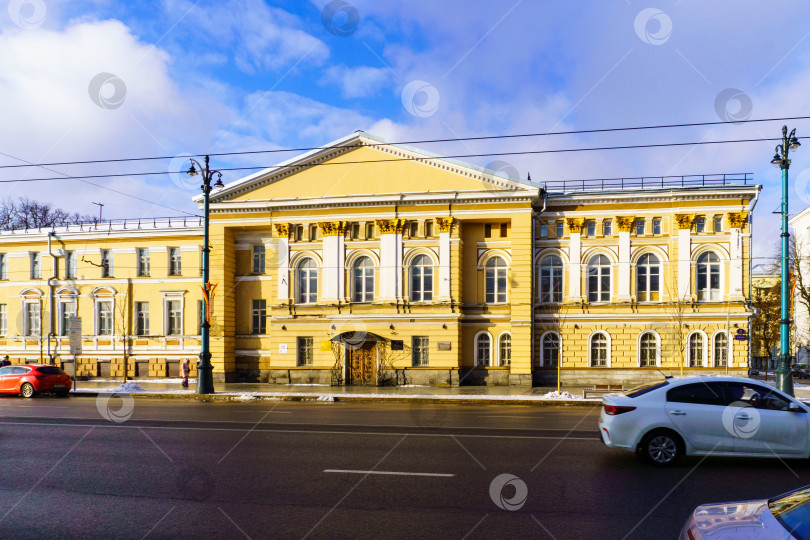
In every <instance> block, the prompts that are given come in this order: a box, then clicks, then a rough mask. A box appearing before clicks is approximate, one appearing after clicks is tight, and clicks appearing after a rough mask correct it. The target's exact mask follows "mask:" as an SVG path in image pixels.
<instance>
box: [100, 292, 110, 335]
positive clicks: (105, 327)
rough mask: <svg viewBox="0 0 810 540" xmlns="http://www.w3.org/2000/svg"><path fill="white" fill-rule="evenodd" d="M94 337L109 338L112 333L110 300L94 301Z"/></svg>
mask: <svg viewBox="0 0 810 540" xmlns="http://www.w3.org/2000/svg"><path fill="white" fill-rule="evenodd" d="M96 322H97V326H96V328H97V329H98V330H97V332H96V335H98V336H111V335H112V333H113V302H112V300H96Z"/></svg>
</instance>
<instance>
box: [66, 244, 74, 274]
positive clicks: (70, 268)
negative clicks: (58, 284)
mask: <svg viewBox="0 0 810 540" xmlns="http://www.w3.org/2000/svg"><path fill="white" fill-rule="evenodd" d="M65 279H76V253H75V252H73V251H66V252H65Z"/></svg>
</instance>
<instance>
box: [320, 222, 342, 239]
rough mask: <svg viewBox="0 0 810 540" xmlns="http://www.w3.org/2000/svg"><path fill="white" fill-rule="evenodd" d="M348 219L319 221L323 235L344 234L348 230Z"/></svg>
mask: <svg viewBox="0 0 810 540" xmlns="http://www.w3.org/2000/svg"><path fill="white" fill-rule="evenodd" d="M347 224H348V223H347V222H346V221H322V222H321V223H318V227H320V228H321V235H322V236H343V233H345V232H346V225H347Z"/></svg>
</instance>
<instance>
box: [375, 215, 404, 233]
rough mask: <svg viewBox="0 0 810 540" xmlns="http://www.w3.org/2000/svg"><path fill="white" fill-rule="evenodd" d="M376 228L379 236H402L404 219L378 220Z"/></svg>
mask: <svg viewBox="0 0 810 540" xmlns="http://www.w3.org/2000/svg"><path fill="white" fill-rule="evenodd" d="M377 227H379V228H380V234H402V230H403V229H404V228H405V220H404V219H378V220H377Z"/></svg>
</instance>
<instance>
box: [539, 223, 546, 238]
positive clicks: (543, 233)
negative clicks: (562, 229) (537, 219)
mask: <svg viewBox="0 0 810 540" xmlns="http://www.w3.org/2000/svg"><path fill="white" fill-rule="evenodd" d="M547 236H548V223H545V222H542V223H540V238H546V237H547Z"/></svg>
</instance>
